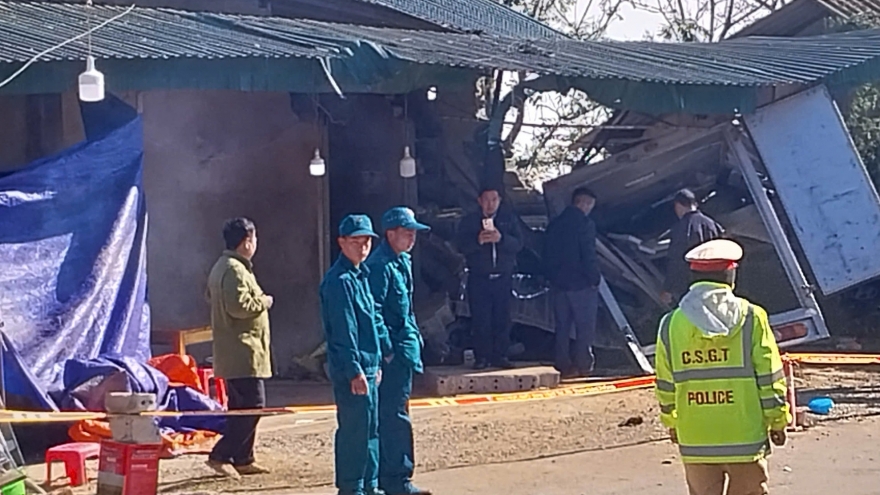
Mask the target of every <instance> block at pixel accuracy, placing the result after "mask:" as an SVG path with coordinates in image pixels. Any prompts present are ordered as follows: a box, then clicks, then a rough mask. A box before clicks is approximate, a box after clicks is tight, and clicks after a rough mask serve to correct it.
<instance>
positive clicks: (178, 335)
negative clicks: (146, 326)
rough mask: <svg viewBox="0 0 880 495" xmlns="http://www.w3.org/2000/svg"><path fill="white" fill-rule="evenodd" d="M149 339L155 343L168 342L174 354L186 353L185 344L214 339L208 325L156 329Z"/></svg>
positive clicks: (183, 354)
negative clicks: (182, 328) (180, 328)
mask: <svg viewBox="0 0 880 495" xmlns="http://www.w3.org/2000/svg"><path fill="white" fill-rule="evenodd" d="M151 340H152V341H153V342H154V343H157V344H170V345H171V347H172V348H173V350H174V352H175V353H176V354H179V355H181V356H185V355H186V346H188V345H192V344H201V343H203V342H213V341H214V331H213V330H212V329H211V327H210V326H206V327H198V328H187V329H184V330H156V331H154V332H153V333H152V336H151Z"/></svg>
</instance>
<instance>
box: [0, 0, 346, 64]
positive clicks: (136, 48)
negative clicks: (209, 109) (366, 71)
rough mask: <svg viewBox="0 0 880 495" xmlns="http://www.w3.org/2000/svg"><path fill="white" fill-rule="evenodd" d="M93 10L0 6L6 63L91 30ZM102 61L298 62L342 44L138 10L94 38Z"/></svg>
mask: <svg viewBox="0 0 880 495" xmlns="http://www.w3.org/2000/svg"><path fill="white" fill-rule="evenodd" d="M124 10H125V9H124V8H123V7H115V6H99V5H96V6H94V7H92V8H91V15H92V21H91V22H92V25H95V24H98V23H100V22H102V21H103V20H105V19H109V18H111V17H113V16H115V15H117V14H120V13H121V12H122V11H124ZM87 12H89V11H88V10H87V7H86V6H85V5H82V4H66V3H19V2H4V1H0V63H2V62H6V63H10V62H24V61H26V60H28V59H30V58H31V57H33V56H34V55H36V54H37V53H39V52H41V51H43V50H45V49H47V48H49V47H51V46H54V45H56V44H58V43H60V42H62V41H64V40H67V39H70V38H72V37H74V36H76V35H79V34H81V33H83V32H85V31H86V30H87V28H86V26H87V21H88V17H87V16H88V14H87ZM92 39H93V43H92V44H93V49H94V55H95V57H96V58H102V59H114V58H120V59H172V58H198V59H217V58H230V57H234V58H242V57H261V58H266V57H268V58H292V57H305V58H313V57H331V58H332V57H339V56H344V55H349V54H346V53H343V51H344V50H341V47H340V46H339V45H338V44H333V43H324V42H322V41H321V40H319V39H312V40H305V39H301V40H299V42H292V41H278V40H275V39H272V38H271V37H267V36H261V35H259V34H258V33H248V32H243V31H237V30H235V29H231V28H229V27H226V26H218V25H213V24H211V23H209V22H206V20H205V19H204V18H202V17H200V16H198V15H189V14H185V13H182V12H173V11H169V10H162V9H149V8H136V9H135V10H134V11H132V12H131V13H130V14H128V15H127V16H125V17H123V18H121V19H119V20H118V21H116V22H113V23H111V24H110V25H108V26H106V27H104V28H102V29H99V30H97V31H95V32H94V33H93V36H92ZM86 54H87V44H86V40H85V39H82V40H79V41H76V42H73V43H71V44H69V45H67V46H65V47H63V48H61V49H59V50H57V51H54V52H52V53H50V54H48V55H46V56H45V57H43V58H42V59H41V60H84V59H85V56H86Z"/></svg>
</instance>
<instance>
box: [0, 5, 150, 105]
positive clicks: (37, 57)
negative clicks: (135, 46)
mask: <svg viewBox="0 0 880 495" xmlns="http://www.w3.org/2000/svg"><path fill="white" fill-rule="evenodd" d="M134 8H135V6H134V5H132V6H131V7H129V8H127V9H125V10H124V11H123V12H122V13H120V14H117V15H115V16H113V17H111V18H109V19H107V20H106V21H104V22H102V23H100V24H98V25H96V26H95V27H93V28H89V29H88V30H87V31H86V32H84V33H82V34H78V35H76V36H74V37H73V38H70V39H68V40H65V41H62V42H61V43H58V44H57V45H55V46H52V47H49V48H47V49H45V50H43V51H41V52H40V53H38V54H36V55H34V56H33V57H31V59H30V60H28V61H27V62H25V64H24V65H22V66H21V67H20V68H19V69H18V70H17V71H15V72H13V73H12V75H11V76H9V77H7V78H6V79H4V80H3V81H2V82H0V88H2V87H3V86H6V85H7V84H9V83H11V82H12V81H13V80H14V79H15V78H17V77H18V76H20V75H21V74H22V73H23V72H24V71H26V70H27V69H28V67H30V66H31V65H33V64H34V63H35V62H37V61H39V60H40V59H41V58H42V57H44V56H45V55H48V54H50V53H52V52H54V51H55V50H58V49H60V48H63V47H65V46H67V45H69V44H71V43H73V42H74V41H77V40H80V39H82V38H84V37H87V36H88V37H89V38H91V35H92V33H93V32H94V31H97V30H98V29H101V28H103V27H104V26H106V25H108V24H110V23H112V22H115V21H117V20H119V19H121V18H122V17H125V16H126V15H128V14H130V13H131V11H132V10H134ZM89 52H90V53H91V47H90V48H89Z"/></svg>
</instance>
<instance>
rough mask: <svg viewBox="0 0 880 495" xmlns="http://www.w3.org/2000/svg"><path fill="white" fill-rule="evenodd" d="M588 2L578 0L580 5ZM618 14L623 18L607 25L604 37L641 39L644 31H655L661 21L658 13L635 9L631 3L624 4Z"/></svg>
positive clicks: (586, 0) (643, 36) (657, 29)
mask: <svg viewBox="0 0 880 495" xmlns="http://www.w3.org/2000/svg"><path fill="white" fill-rule="evenodd" d="M588 2H589V0H578V4H579V5H580V6H585V5H586V4H587V3H588ZM620 15H621V17H623V19H622V20H618V21H615V22H613V23H612V24H611V25H610V26H609V28H608V31H607V32H606V33H605V36H606V37H608V38H610V39H615V40H627V41H629V40H642V39H644V38H645V32H650V33H657V31H659V29H660V25H661V22H662V18H661V17H660V16H659V15H657V14H651V13H650V12H645V11H643V10H635V9H634V8H633V7H632V6H631V5H624V6H623V8H621V11H620Z"/></svg>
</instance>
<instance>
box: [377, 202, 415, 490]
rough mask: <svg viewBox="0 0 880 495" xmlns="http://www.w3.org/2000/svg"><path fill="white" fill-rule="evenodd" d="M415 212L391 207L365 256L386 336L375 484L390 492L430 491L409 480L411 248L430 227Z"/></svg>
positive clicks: (411, 463)
mask: <svg viewBox="0 0 880 495" xmlns="http://www.w3.org/2000/svg"><path fill="white" fill-rule="evenodd" d="M428 229H429V227H428V226H427V225H424V224H421V223H419V222H417V221H416V218H415V215H414V214H413V211H412V210H410V209H409V208H405V207H396V208H391V209H390V210H388V211H387V212H385V214H384V215H383V216H382V230H383V231H384V233H385V239H384V240H383V241H382V244H380V245H379V247H378V248H376V250H375V251H374V252H373V254H371V255H370V257H369V258H368V259H367V263H366V264H367V267H369V269H370V289H371V291H372V293H373V299H374V300H375V301H376V311H377V313H378V314H379V316H380V317H381V323H380V325H383V326H384V329H383V330H382V331H381V333H382V334H387V335H388V336H389V338H390V347H391V349H390V352H386V353H385V363H384V365H383V373H382V384H381V385H380V386H379V452H380V458H379V486H380V487H381V488H382V490H384V491H385V492H386V493H387V494H389V495H416V494H420V495H430V492H428V491H425V490H420V489H419V488H416V487H415V486H414V485H413V484H412V475H413V468H414V466H415V464H414V454H413V433H412V422H411V421H410V417H409V410H408V409H409V408H408V407H407V403H408V401H409V397H410V394H411V393H412V379H413V373H414V372H415V373H421V372H422V371H424V369H423V366H422V346H423V342H422V336H421V334H420V333H419V327H418V324H417V323H416V315H415V312H414V311H413V274H412V260H411V256H410V254H409V251H410V250H412V248H413V246H414V245H415V242H416V232H418V231H424V230H428Z"/></svg>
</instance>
